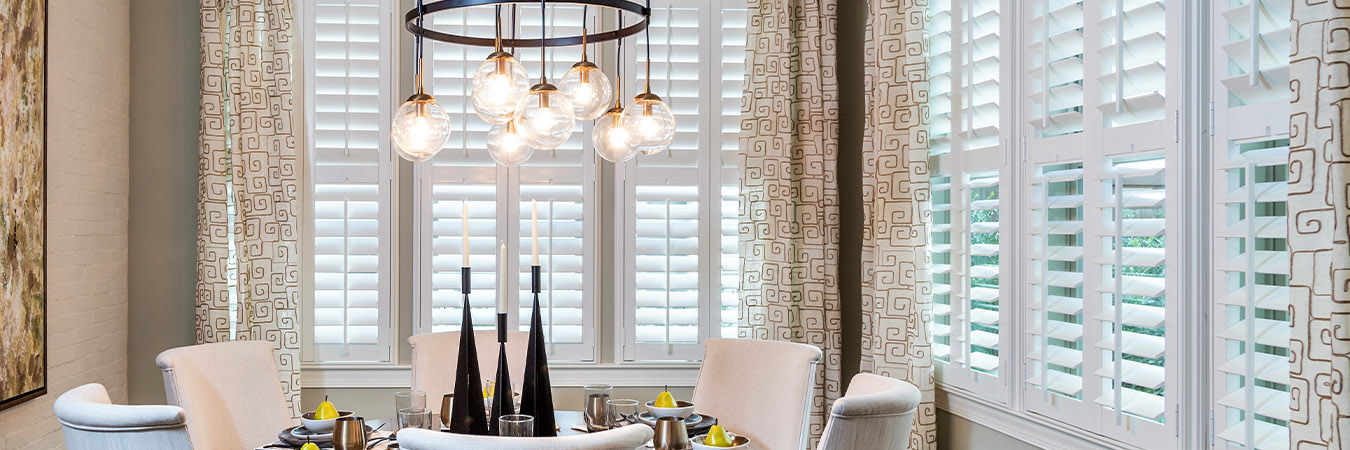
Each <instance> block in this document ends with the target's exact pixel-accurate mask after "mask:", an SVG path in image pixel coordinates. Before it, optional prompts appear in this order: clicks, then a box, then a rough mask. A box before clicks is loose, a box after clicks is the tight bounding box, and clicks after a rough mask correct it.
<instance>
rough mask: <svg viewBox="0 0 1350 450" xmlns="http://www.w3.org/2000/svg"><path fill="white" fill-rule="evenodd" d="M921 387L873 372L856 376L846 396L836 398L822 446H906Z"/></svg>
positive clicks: (892, 449) (828, 449)
mask: <svg viewBox="0 0 1350 450" xmlns="http://www.w3.org/2000/svg"><path fill="white" fill-rule="evenodd" d="M918 408H919V388H917V387H914V385H913V384H910V383H908V382H905V381H902V380H897V379H894V378H888V377H883V376H878V375H873V374H870V373H860V374H857V375H854V376H853V381H852V382H850V383H849V385H848V391H847V392H845V393H844V397H843V398H840V399H839V400H835V401H834V407H833V408H832V409H831V411H830V421H829V422H828V423H827V424H825V433H824V434H823V435H821V438H820V446H819V447H817V448H818V449H819V450H847V449H855V448H868V449H876V450H906V449H908V448H909V431H910V429H911V428H913V426H914V411H915V410H917V409H918Z"/></svg>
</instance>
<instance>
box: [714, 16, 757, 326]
mask: <svg viewBox="0 0 1350 450" xmlns="http://www.w3.org/2000/svg"><path fill="white" fill-rule="evenodd" d="M718 12H719V13H720V16H718V15H716V14H715V15H714V16H715V17H714V19H715V20H720V21H721V27H720V28H719V30H720V32H721V42H722V43H721V46H720V48H719V49H718V50H719V51H720V55H719V56H720V60H721V61H722V64H721V67H720V68H719V73H720V74H721V76H720V77H716V78H713V79H717V78H720V80H719V82H720V83H719V85H718V86H717V89H718V91H720V97H721V99H720V101H721V108H720V111H719V115H718V117H717V121H716V123H715V126H719V127H720V129H721V135H720V136H719V139H720V140H719V141H718V142H716V143H715V145H713V146H711V148H715V149H719V150H720V151H719V152H718V153H719V154H718V156H719V157H720V159H721V164H720V166H721V171H720V173H719V176H720V180H719V184H720V185H721V204H722V206H721V208H720V213H721V217H722V221H721V224H720V226H719V227H718V229H719V231H720V236H721V239H722V245H721V247H720V249H719V250H720V252H719V256H720V258H721V266H722V267H721V275H720V278H721V280H720V282H721V284H720V286H719V290H718V295H719V296H720V297H721V302H720V304H721V311H719V314H718V315H719V316H720V319H719V321H720V322H721V328H722V333H721V335H722V337H724V338H734V337H737V335H738V331H737V327H738V326H739V322H740V304H741V299H740V286H741V279H740V278H741V259H740V254H739V251H740V250H739V246H740V242H739V241H740V230H739V226H740V212H739V211H740V209H739V207H738V205H737V202H738V201H739V199H740V135H741V101H742V97H743V95H744V90H745V89H744V86H745V40H746V21H747V20H748V16H749V12H748V10H747V9H746V8H743V7H740V8H725V7H724V8H722V9H721V10H720V11H718ZM710 78H712V77H710Z"/></svg>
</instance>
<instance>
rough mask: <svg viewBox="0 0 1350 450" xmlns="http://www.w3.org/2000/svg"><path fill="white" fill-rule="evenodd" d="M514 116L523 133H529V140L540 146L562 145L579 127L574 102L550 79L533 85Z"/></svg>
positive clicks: (545, 148) (526, 138) (537, 147)
mask: <svg viewBox="0 0 1350 450" xmlns="http://www.w3.org/2000/svg"><path fill="white" fill-rule="evenodd" d="M514 120H515V122H516V127H518V128H521V130H520V133H519V134H520V135H521V136H524V137H525V143H527V144H529V145H530V146H531V147H534V148H536V149H539V150H552V149H555V148H558V146H559V145H562V144H563V142H567V138H569V137H572V130H573V129H574V128H575V127H576V119H575V118H574V116H573V115H572V102H571V101H568V100H567V96H566V95H562V92H560V91H558V88H557V87H555V86H553V85H551V84H548V83H542V84H536V85H534V87H532V88H530V93H528V94H525V98H522V99H520V104H519V105H518V106H516V117H515V119H514Z"/></svg>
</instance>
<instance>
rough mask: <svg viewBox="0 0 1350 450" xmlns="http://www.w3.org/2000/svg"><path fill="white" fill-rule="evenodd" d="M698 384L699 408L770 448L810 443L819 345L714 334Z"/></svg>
mask: <svg viewBox="0 0 1350 450" xmlns="http://www.w3.org/2000/svg"><path fill="white" fill-rule="evenodd" d="M703 351H704V353H703V367H702V368H701V369H699V372H698V382H697V383H696V384H695V386H694V398H693V402H694V409H695V410H697V411H698V412H699V413H704V414H708V415H710V416H713V417H716V418H717V423H718V424H720V425H723V426H725V427H726V429H727V431H730V432H732V433H736V434H740V435H744V436H746V437H748V438H750V440H751V441H752V442H753V443H754V445H755V446H756V447H758V448H761V449H765V450H801V449H803V448H805V447H806V445H807V437H806V434H807V430H808V427H807V422H808V421H809V420H810V415H809V411H808V409H809V408H810V406H811V398H812V395H813V394H814V391H815V375H816V364H817V363H819V362H820V357H821V351H820V349H819V348H816V347H815V346H811V345H806V344H797V343H793V342H781V341H759V340H750V339H708V340H706V341H704V343H703Z"/></svg>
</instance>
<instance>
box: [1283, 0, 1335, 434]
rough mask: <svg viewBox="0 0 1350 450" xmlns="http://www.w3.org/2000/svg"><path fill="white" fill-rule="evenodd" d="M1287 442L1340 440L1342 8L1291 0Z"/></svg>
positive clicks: (1325, 3) (1330, 3)
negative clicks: (1292, 0) (1288, 396)
mask: <svg viewBox="0 0 1350 450" xmlns="http://www.w3.org/2000/svg"><path fill="white" fill-rule="evenodd" d="M1290 29H1291V30H1292V31H1293V34H1292V35H1291V36H1292V37H1291V42H1290V43H1291V49H1290V66H1289V70H1290V83H1289V86H1290V89H1291V90H1292V99H1293V100H1292V102H1293V105H1292V113H1291V115H1290V118H1289V141H1290V142H1289V203H1288V205H1289V206H1288V207H1289V214H1288V217H1289V241H1288V245H1289V253H1290V269H1291V270H1290V271H1289V274H1290V276H1289V303H1290V305H1289V320H1290V321H1291V322H1292V325H1293V330H1292V332H1291V333H1290V342H1289V360H1290V374H1289V383H1290V385H1289V393H1290V397H1291V399H1290V400H1291V401H1290V408H1291V411H1290V414H1289V438H1290V445H1289V448H1297V449H1314V448H1348V447H1350V391H1347V390H1346V385H1347V383H1350V358H1347V357H1346V355H1347V354H1350V201H1348V200H1347V196H1350V146H1347V143H1346V141H1345V134H1346V122H1347V121H1348V120H1350V114H1347V112H1346V111H1345V107H1346V105H1347V100H1350V71H1348V70H1347V69H1346V67H1347V66H1350V7H1347V6H1345V4H1344V2H1322V1H1318V2H1314V1H1306V0H1295V1H1294V8H1293V23H1292V26H1291V28H1290Z"/></svg>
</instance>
